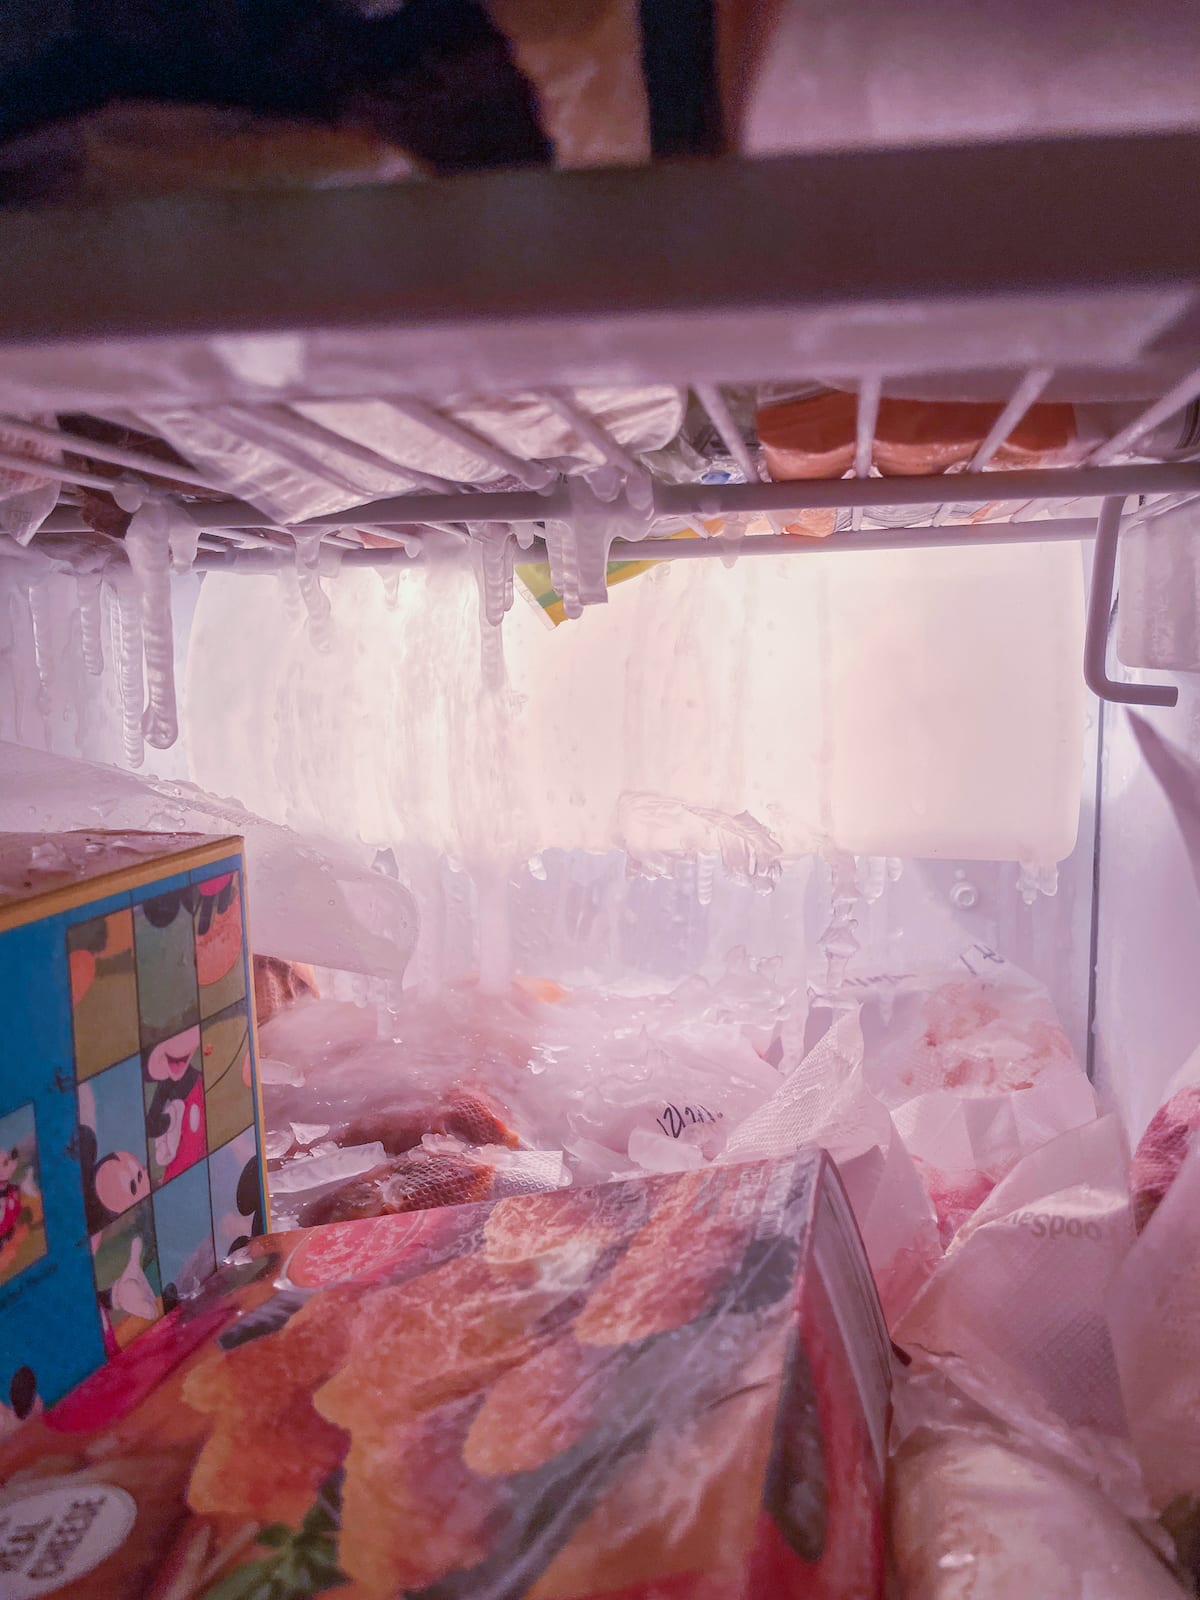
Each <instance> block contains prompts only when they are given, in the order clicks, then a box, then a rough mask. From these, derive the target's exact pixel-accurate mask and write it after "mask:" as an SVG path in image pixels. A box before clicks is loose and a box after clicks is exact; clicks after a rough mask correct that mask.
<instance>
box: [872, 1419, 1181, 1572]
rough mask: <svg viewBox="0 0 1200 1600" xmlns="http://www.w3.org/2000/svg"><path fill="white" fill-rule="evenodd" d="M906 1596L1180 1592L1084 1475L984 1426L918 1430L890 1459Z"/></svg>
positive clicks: (896, 1548)
mask: <svg viewBox="0 0 1200 1600" xmlns="http://www.w3.org/2000/svg"><path fill="white" fill-rule="evenodd" d="M891 1550H892V1556H893V1560H894V1562H895V1565H896V1569H897V1572H898V1575H899V1578H900V1581H901V1584H902V1586H903V1593H904V1596H905V1600H1013V1597H1014V1596H1019V1595H1029V1596H1036V1597H1037V1600H1179V1597H1180V1596H1182V1595H1183V1594H1184V1593H1185V1591H1184V1589H1183V1588H1182V1587H1181V1586H1180V1585H1179V1583H1178V1582H1177V1581H1176V1579H1175V1578H1174V1577H1173V1576H1172V1574H1171V1572H1170V1571H1169V1570H1168V1568H1167V1567H1166V1566H1165V1565H1164V1564H1163V1562H1162V1561H1160V1560H1159V1559H1158V1557H1157V1556H1156V1555H1155V1554H1154V1552H1153V1551H1152V1550H1151V1549H1150V1547H1149V1546H1148V1545H1147V1544H1146V1543H1144V1541H1143V1540H1142V1539H1141V1538H1139V1536H1138V1534H1137V1533H1136V1532H1135V1530H1134V1529H1133V1528H1132V1527H1130V1525H1129V1524H1128V1523H1127V1522H1126V1521H1125V1520H1124V1518H1122V1517H1121V1516H1119V1515H1118V1514H1117V1512H1116V1510H1115V1508H1114V1507H1113V1505H1112V1504H1111V1502H1110V1501H1108V1500H1106V1499H1105V1498H1104V1496H1103V1495H1101V1494H1100V1493H1099V1492H1098V1491H1097V1490H1096V1489H1095V1488H1093V1487H1092V1486H1091V1485H1090V1484H1088V1483H1086V1482H1084V1481H1082V1480H1081V1479H1079V1478H1076V1477H1075V1476H1074V1475H1072V1474H1071V1473H1069V1472H1067V1471H1064V1470H1062V1469H1060V1468H1058V1467H1056V1466H1052V1465H1050V1464H1049V1463H1047V1462H1044V1461H1041V1460H1039V1459H1037V1457H1035V1456H1032V1455H1029V1454H1026V1453H1025V1452H1024V1451H1023V1450H1022V1449H1020V1448H1019V1447H1018V1446H1017V1445H1015V1444H1013V1443H1010V1442H1006V1441H1005V1440H1003V1439H1002V1438H1000V1437H997V1436H996V1435H994V1434H993V1433H991V1432H990V1431H986V1430H985V1431H981V1432H980V1433H979V1434H977V1435H974V1436H972V1435H971V1434H969V1433H957V1432H956V1433H936V1432H932V1431H926V1432H924V1433H923V1434H917V1435H914V1436H913V1437H912V1439H911V1440H910V1441H909V1442H908V1443H906V1444H905V1445H904V1446H903V1447H902V1448H901V1450H900V1451H899V1452H898V1454H897V1456H896V1458H895V1460H894V1461H893V1464H892V1492H891Z"/></svg>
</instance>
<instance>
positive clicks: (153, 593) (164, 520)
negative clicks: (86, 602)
mask: <svg viewBox="0 0 1200 1600" xmlns="http://www.w3.org/2000/svg"><path fill="white" fill-rule="evenodd" d="M121 490H123V491H124V493H121V492H120V491H121ZM144 494H145V491H144V490H141V489H140V486H138V485H130V484H121V485H114V488H113V497H114V499H116V501H117V503H118V505H120V506H122V508H123V509H125V510H130V509H132V510H133V516H132V518H131V520H130V523H129V527H128V529H127V531H126V534H125V551H126V554H127V555H128V556H129V565H130V566H131V567H132V569H133V575H134V578H135V580H136V581H137V586H138V590H139V592H140V594H141V600H142V649H143V653H144V655H145V660H146V710H145V713H144V715H143V718H142V732H143V733H144V734H145V737H146V743H147V744H150V745H153V746H154V748H155V749H156V750H169V749H170V748H171V746H172V745H173V744H174V743H175V741H176V739H178V737H179V717H178V713H177V711H176V706H175V637H174V632H173V629H172V625H171V562H172V549H171V527H172V523H173V521H174V517H173V516H172V512H171V510H170V509H169V508H168V507H167V505H166V504H165V503H164V502H163V501H161V500H148V499H144V498H142V499H141V503H139V504H136V505H134V504H133V502H134V501H135V500H137V499H138V498H139V495H140V496H143V497H144Z"/></svg>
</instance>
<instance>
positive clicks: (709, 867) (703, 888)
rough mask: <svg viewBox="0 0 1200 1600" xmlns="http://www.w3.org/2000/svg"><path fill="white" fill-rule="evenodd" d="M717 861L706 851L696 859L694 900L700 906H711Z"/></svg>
mask: <svg viewBox="0 0 1200 1600" xmlns="http://www.w3.org/2000/svg"><path fill="white" fill-rule="evenodd" d="M717 860H718V858H717V857H716V856H714V855H711V854H710V853H709V852H708V851H702V852H701V854H700V855H698V856H697V857H696V899H697V900H698V901H699V902H700V904H701V905H702V906H710V905H712V897H713V884H714V881H715V879H716V872H717Z"/></svg>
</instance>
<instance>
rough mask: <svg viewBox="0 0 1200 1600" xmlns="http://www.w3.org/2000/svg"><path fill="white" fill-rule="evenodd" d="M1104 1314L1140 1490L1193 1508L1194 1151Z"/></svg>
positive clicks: (1198, 1257) (1197, 1285)
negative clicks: (1142, 1479)
mask: <svg viewBox="0 0 1200 1600" xmlns="http://www.w3.org/2000/svg"><path fill="white" fill-rule="evenodd" d="M1107 1308H1108V1319H1109V1326H1110V1328H1111V1330H1112V1341H1113V1348H1114V1350H1115V1352H1116V1361H1117V1368H1118V1371H1119V1373H1120V1380H1121V1390H1122V1393H1123V1395H1124V1397H1125V1409H1126V1412H1127V1413H1128V1417H1129V1427H1130V1431H1131V1434H1132V1436H1133V1443H1134V1447H1135V1449H1136V1450H1137V1453H1138V1459H1139V1460H1140V1461H1141V1464H1142V1470H1143V1472H1144V1473H1145V1478H1146V1486H1147V1488H1148V1489H1149V1491H1150V1493H1151V1495H1152V1496H1153V1498H1154V1500H1155V1501H1156V1503H1157V1504H1158V1505H1159V1506H1160V1507H1167V1506H1169V1505H1170V1504H1171V1503H1172V1502H1173V1501H1176V1500H1178V1499H1187V1500H1191V1501H1192V1502H1193V1503H1200V1150H1195V1149H1194V1150H1192V1152H1191V1154H1190V1155H1189V1156H1188V1157H1187V1159H1186V1161H1185V1162H1184V1163H1183V1165H1182V1166H1181V1168H1180V1170H1179V1173H1178V1176H1177V1177H1176V1179H1175V1181H1174V1183H1173V1184H1172V1185H1171V1186H1170V1188H1169V1190H1168V1191H1167V1193H1166V1194H1165V1196H1164V1198H1163V1200H1162V1202H1161V1204H1160V1205H1159V1206H1158V1209H1157V1210H1156V1211H1155V1212H1154V1215H1153V1216H1152V1217H1151V1218H1150V1220H1149V1222H1148V1223H1147V1225H1146V1228H1145V1230H1144V1232H1143V1233H1142V1234H1141V1235H1140V1237H1139V1238H1138V1241H1137V1243H1136V1244H1135V1245H1134V1246H1133V1248H1132V1249H1131V1250H1130V1252H1129V1254H1128V1256H1127V1257H1126V1259H1125V1261H1124V1262H1123V1263H1122V1264H1121V1267H1120V1269H1119V1271H1118V1272H1117V1274H1116V1276H1115V1278H1114V1279H1113V1282H1112V1286H1111V1292H1110V1293H1109V1295H1108V1299H1107Z"/></svg>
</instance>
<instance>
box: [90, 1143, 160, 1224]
mask: <svg viewBox="0 0 1200 1600" xmlns="http://www.w3.org/2000/svg"><path fill="white" fill-rule="evenodd" d="M79 1165H80V1167H81V1169H82V1172H83V1204H84V1210H85V1211H86V1213H87V1227H88V1232H89V1233H99V1231H100V1229H101V1228H105V1227H107V1226H108V1224H109V1223H110V1222H113V1221H115V1220H116V1218H117V1217H119V1216H120V1215H121V1213H122V1212H123V1211H128V1210H129V1208H130V1206H132V1205H136V1204H137V1202H138V1201H139V1200H144V1199H145V1197H146V1196H147V1195H148V1194H149V1193H150V1175H149V1173H148V1172H147V1171H146V1168H145V1166H144V1165H143V1163H142V1161H141V1160H140V1159H139V1158H138V1157H137V1156H136V1155H134V1153H133V1151H132V1150H112V1151H110V1152H109V1153H108V1154H107V1155H105V1156H101V1157H99V1159H97V1147H96V1134H95V1130H94V1129H92V1128H90V1127H89V1126H88V1125H87V1123H86V1122H82V1123H80V1125H79Z"/></svg>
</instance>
